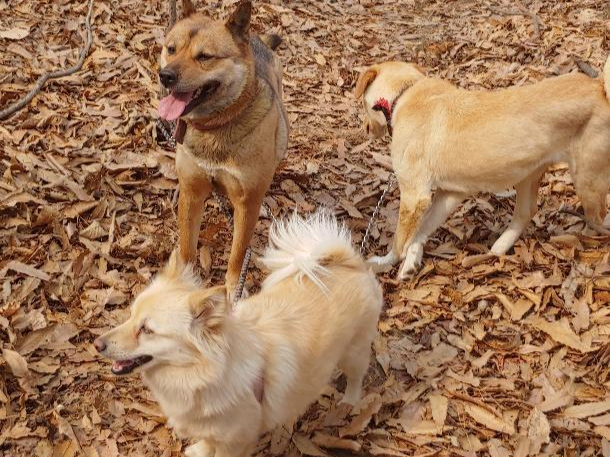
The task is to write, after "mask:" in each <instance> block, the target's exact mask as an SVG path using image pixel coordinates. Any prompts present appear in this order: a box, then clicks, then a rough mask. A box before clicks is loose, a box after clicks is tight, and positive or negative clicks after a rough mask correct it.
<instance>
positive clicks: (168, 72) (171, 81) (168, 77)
mask: <svg viewBox="0 0 610 457" xmlns="http://www.w3.org/2000/svg"><path fill="white" fill-rule="evenodd" d="M159 79H160V80H161V84H163V85H164V86H165V87H167V88H168V89H169V88H170V87H172V86H174V85H175V84H176V82H177V81H178V74H177V73H176V72H175V71H174V70H172V69H171V68H164V69H163V70H161V71H160V72H159Z"/></svg>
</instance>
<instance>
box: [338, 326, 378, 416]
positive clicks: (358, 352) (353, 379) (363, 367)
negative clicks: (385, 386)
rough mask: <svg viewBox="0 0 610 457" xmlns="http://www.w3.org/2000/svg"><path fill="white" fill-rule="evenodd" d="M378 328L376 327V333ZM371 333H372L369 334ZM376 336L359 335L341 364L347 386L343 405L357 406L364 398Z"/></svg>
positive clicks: (342, 401)
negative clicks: (365, 381)
mask: <svg viewBox="0 0 610 457" xmlns="http://www.w3.org/2000/svg"><path fill="white" fill-rule="evenodd" d="M376 332H377V326H375V333H376ZM369 333H371V332H369ZM374 336H375V334H374V333H373V334H372V335H360V334H359V335H358V339H357V340H356V341H354V342H352V345H351V346H350V347H349V348H348V349H347V353H346V354H345V355H344V356H343V358H342V359H341V361H340V362H339V368H340V369H341V371H342V372H343V374H345V380H346V381H347V386H346V387H345V394H344V395H343V399H342V400H341V403H346V404H348V405H352V406H354V405H356V403H358V402H359V401H360V398H362V381H363V379H364V376H365V375H366V372H367V370H368V369H369V363H370V361H371V360H370V358H371V343H372V341H373V338H374Z"/></svg>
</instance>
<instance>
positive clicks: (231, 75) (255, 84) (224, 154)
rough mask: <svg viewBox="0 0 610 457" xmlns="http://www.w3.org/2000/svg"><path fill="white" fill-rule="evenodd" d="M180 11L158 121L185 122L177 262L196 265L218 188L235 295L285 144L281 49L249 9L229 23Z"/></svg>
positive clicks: (169, 40) (169, 39)
mask: <svg viewBox="0 0 610 457" xmlns="http://www.w3.org/2000/svg"><path fill="white" fill-rule="evenodd" d="M182 5H183V14H184V17H183V18H182V19H181V20H180V21H178V22H177V23H176V24H175V25H174V26H173V27H172V28H171V30H169V32H168V33H167V36H166V38H165V46H164V47H163V51H162V54H161V71H160V72H159V78H160V80H161V83H162V84H163V85H164V86H165V87H166V88H167V89H168V90H169V91H170V95H168V96H167V97H165V98H163V99H162V100H161V102H160V103H159V113H160V115H161V117H163V118H165V119H168V120H178V127H177V129H176V140H177V142H178V143H180V144H179V145H178V147H177V152H176V169H177V172H178V180H179V183H180V198H179V201H178V229H179V235H180V254H181V256H182V258H183V260H185V261H187V262H191V261H194V260H195V258H196V253H197V241H198V238H199V229H200V226H201V219H202V216H203V214H202V213H203V208H204V204H205V200H206V199H207V197H208V196H209V195H210V193H211V191H212V189H213V188H215V187H216V188H218V189H220V190H221V191H223V192H224V193H225V194H226V195H227V196H228V197H229V200H230V201H231V204H232V205H233V208H234V221H235V222H234V230H233V245H232V246H231V255H230V258H229V265H228V268H227V273H226V284H227V290H229V291H230V293H232V292H233V290H234V286H235V285H236V283H237V280H238V278H239V273H240V269H241V265H242V262H243V259H244V256H245V252H246V250H247V248H248V245H249V243H250V238H251V237H252V233H253V232H254V227H255V225H256V222H257V220H258V215H259V211H260V206H261V203H262V200H263V197H264V195H265V193H266V192H267V189H269V185H270V184H271V180H272V178H273V174H274V172H275V169H276V167H277V165H278V163H279V161H280V160H281V159H282V158H283V157H284V154H285V152H286V147H287V142H288V121H287V117H286V112H285V110H284V106H283V103H282V69H281V64H280V62H279V60H278V59H277V58H276V57H275V55H274V53H273V52H272V49H275V48H276V47H277V46H278V45H279V43H280V41H281V40H280V38H279V37H278V36H276V35H268V36H263V37H262V38H259V37H258V36H254V35H251V34H250V33H249V25H250V16H251V11H252V5H251V2H249V1H243V2H241V3H240V4H239V5H238V6H237V8H236V10H235V11H234V12H233V14H232V15H231V17H230V18H229V20H228V22H226V23H223V22H219V21H215V20H212V19H210V18H208V17H206V16H204V15H202V14H199V13H197V12H196V11H195V8H194V7H193V5H192V3H191V2H190V0H183V2H182Z"/></svg>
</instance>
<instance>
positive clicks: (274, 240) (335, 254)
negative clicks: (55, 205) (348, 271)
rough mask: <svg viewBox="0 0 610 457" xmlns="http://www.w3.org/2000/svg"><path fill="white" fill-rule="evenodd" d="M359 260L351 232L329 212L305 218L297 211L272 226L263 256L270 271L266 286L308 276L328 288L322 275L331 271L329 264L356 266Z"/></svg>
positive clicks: (321, 212)
mask: <svg viewBox="0 0 610 457" xmlns="http://www.w3.org/2000/svg"><path fill="white" fill-rule="evenodd" d="M358 260H359V256H358V254H356V252H355V251H354V248H353V247H352V238H351V235H350V233H349V231H348V230H347V228H346V227H345V226H344V225H343V224H340V223H339V222H338V221H337V219H336V218H335V217H334V216H333V215H332V214H331V213H330V212H328V211H318V212H316V213H314V214H312V215H310V216H309V217H307V218H306V219H304V218H302V217H300V216H298V215H296V214H294V215H293V216H292V217H290V218H287V219H284V220H282V221H279V222H275V223H274V224H273V225H272V226H271V230H270V232H269V247H268V248H267V251H266V252H265V256H264V257H263V259H262V262H263V263H264V264H265V266H266V267H267V268H269V269H270V270H271V274H270V275H269V276H268V277H267V279H265V282H264V283H263V288H265V287H270V286H272V285H274V284H277V283H278V282H280V281H282V280H283V279H285V278H288V277H290V276H294V277H296V278H297V280H299V281H301V280H302V279H303V277H308V278H309V279H310V280H311V281H312V282H313V283H314V284H316V285H317V286H318V287H320V288H322V289H324V290H326V289H327V287H326V285H325V284H324V282H323V280H322V277H323V276H324V275H327V274H328V273H329V269H328V267H330V266H332V265H338V264H346V265H347V264H349V265H354V261H356V262H357V261H358Z"/></svg>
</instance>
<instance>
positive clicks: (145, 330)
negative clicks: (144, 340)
mask: <svg viewBox="0 0 610 457" xmlns="http://www.w3.org/2000/svg"><path fill="white" fill-rule="evenodd" d="M140 333H145V334H147V335H152V334H153V333H155V332H153V331H152V330H151V329H150V328H148V327H147V326H146V325H143V326H142V327H140V329H139V330H138V335H139V334H140Z"/></svg>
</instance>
